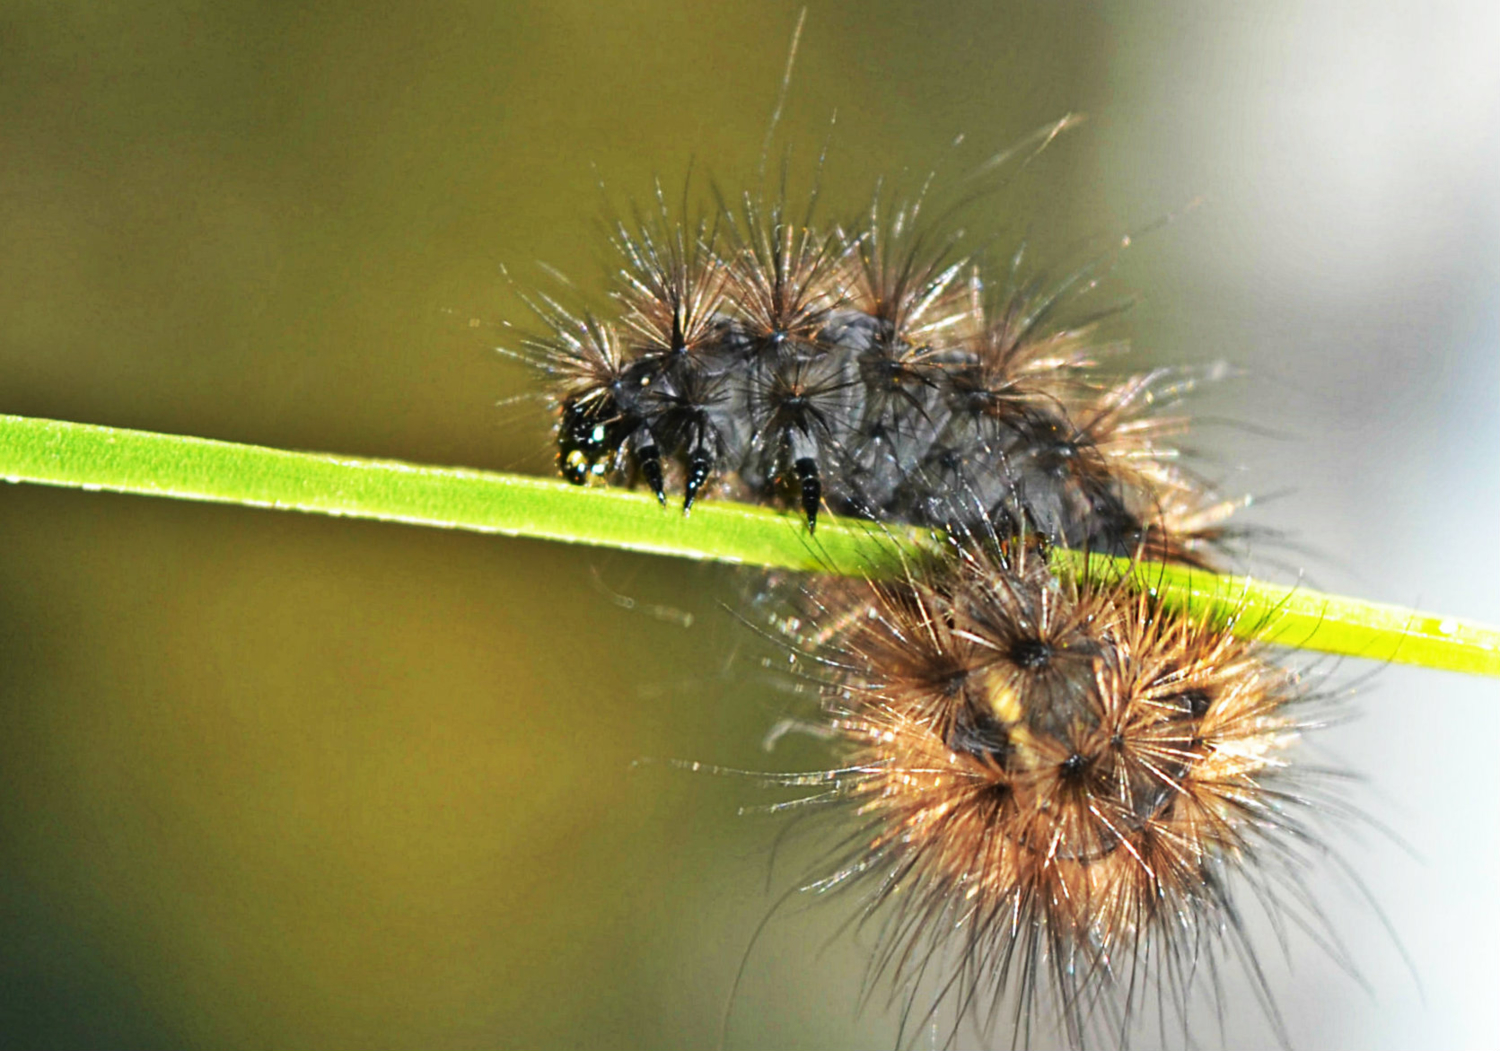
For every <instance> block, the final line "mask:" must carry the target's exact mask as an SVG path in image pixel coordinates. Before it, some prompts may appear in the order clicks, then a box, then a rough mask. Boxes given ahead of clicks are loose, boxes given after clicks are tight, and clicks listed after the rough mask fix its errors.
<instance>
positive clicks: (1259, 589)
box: [0, 416, 1500, 675]
mask: <svg viewBox="0 0 1500 1051" xmlns="http://www.w3.org/2000/svg"><path fill="white" fill-rule="evenodd" d="M0 476H3V477H4V478H5V479H6V480H7V481H11V482H34V483H38V484H42V485H59V486H68V487H73V488H81V489H90V490H108V491H112V492H121V493H135V494H139V495H145V496H167V497H174V498H176V499H181V500H205V501H210V502H214V503H227V504H242V505H246V506H250V507H271V508H277V509H280V510H287V511H306V512H312V513H316V514H327V515H341V516H347V517H351V518H371V519H376V520H379V521H387V522H404V523H407V524H411V525H425V526H436V527H439V528H445V529H464V530H469V531H473V532H480V533H498V534H501V535H504V536H524V537H535V538H540V539H547V540H561V541H566V542H571V543H583V544H592V545H597V546H603V547H616V548H623V549H625V550H630V551H642V552H647V553H650V554H658V555H674V556H678V557H683V558H694V559H707V560H713V561H719V562H735V563H745V564H751V565H758V566H768V567H776V568H784V569H792V570H797V571H802V572H822V573H845V574H856V573H883V572H889V571H891V570H892V569H893V568H896V567H897V566H899V564H900V562H901V561H902V559H904V558H908V557H911V556H912V555H914V554H915V553H917V551H918V549H919V548H921V547H922V546H923V545H924V544H930V543H932V540H931V538H930V537H928V536H927V535H926V534H924V533H922V532H921V531H919V530H911V529H904V528H903V529H896V530H894V531H892V530H890V529H888V528H887V527H883V526H875V525H872V524H870V523H867V522H857V521H849V520H837V519H832V518H825V519H820V522H819V526H818V531H817V534H816V536H815V537H814V536H810V535H809V534H808V532H807V529H806V527H805V526H804V525H803V524H802V523H801V522H800V521H798V519H797V518H796V517H795V516H792V515H785V514H780V513H777V512H775V511H772V510H769V509H766V508H761V507H749V506H745V505H741V504H731V503H726V502H723V501H710V502H705V503H701V504H699V505H698V506H697V507H696V508H694V510H693V513H692V515H691V516H686V515H683V514H682V513H681V512H680V511H678V510H676V509H673V508H667V509H664V508H662V507H660V506H658V505H657V503H656V501H655V500H653V499H651V498H650V497H649V496H646V495H644V494H640V493H633V492H629V491H625V490H621V489H579V488H575V487H573V486H570V485H568V484H566V483H564V482H561V481H556V480H552V479H541V478H532V477H526V476H521V475H508V474H498V473H494V472H488V471H473V470H466V469H463V468H454V467H426V466H419V465H415V464H407V463H400V462H397V461H393V460H367V459H359V458H355V457H348V456H333V455H329V454H326V453H303V452H290V451H288V450H285V449H272V448H266V447H263V446H256V445H240V444H236V443H233V442H221V441H214V440H211V439H207V438H192V437H185V436H181V435H168V434H153V433H151V432H148V431H132V430H124V429H120V428H114V427H97V426H92V425H89V424H81V423H68V422H64V421H60V420H41V419H33V418H30V417H24V416H0ZM1054 565H1055V566H1056V567H1057V568H1058V569H1060V570H1066V571H1072V572H1080V571H1082V572H1086V573H1088V574H1089V575H1090V576H1092V577H1095V578H1114V577H1119V576H1120V575H1123V574H1128V575H1129V576H1130V577H1131V579H1132V581H1133V583H1134V584H1135V585H1136V586H1139V587H1143V588H1146V589H1148V590H1150V591H1151V592H1152V593H1153V594H1155V595H1156V596H1158V597H1159V598H1160V599H1161V600H1162V602H1163V604H1164V605H1166V606H1168V607H1170V608H1178V609H1185V610H1188V611H1190V612H1192V613H1194V614H1197V615H1204V616H1212V617H1216V618H1218V619H1220V620H1222V621H1223V622H1224V623H1225V625H1226V626H1227V627H1228V628H1229V629H1230V630H1232V631H1236V632H1238V633H1241V634H1245V635H1253V636H1255V637H1258V638H1262V639H1266V640H1268V641H1273V642H1276V643H1278V644H1280V645H1284V646H1291V647H1296V648H1299V649H1307V650H1317V651H1321V652H1325V653H1335V654H1342V655H1346V656H1356V657H1368V658H1372V659H1375V660H1382V661H1396V662H1401V663H1407V664H1417V665H1421V666H1424V667H1428V668H1441V669H1447V670H1452V671H1462V672H1468V673H1471V674H1479V675H1500V629H1496V628H1491V627H1486V626H1484V625H1479V624H1474V623H1470V622H1465V621H1461V620H1459V619H1457V618H1453V617H1443V616H1439V615H1436V614H1430V613H1420V612H1417V611H1414V610H1407V609H1401V608H1398V607H1395V606H1385V605H1381V604H1378V603H1371V602H1365V601H1362V600H1359V599H1352V598H1341V597H1338V596H1332V595H1323V594H1319V593H1317V592H1314V591H1310V590H1307V589H1302V588H1295V589H1288V588H1287V587H1286V586H1284V585H1278V584H1268V583H1263V582H1260V581H1255V580H1251V579H1250V578H1247V577H1225V576H1216V575H1214V574H1212V573H1207V572H1204V571H1200V570H1187V569H1184V568H1182V567H1176V566H1164V565H1157V564H1146V563H1131V562H1129V561H1128V560H1125V559H1110V558H1105V557H1103V556H1099V555H1094V556H1090V558H1089V559H1088V560H1087V562H1085V559H1084V556H1083V555H1081V554H1080V553H1078V552H1071V551H1058V552H1056V553H1055V554H1054Z"/></svg>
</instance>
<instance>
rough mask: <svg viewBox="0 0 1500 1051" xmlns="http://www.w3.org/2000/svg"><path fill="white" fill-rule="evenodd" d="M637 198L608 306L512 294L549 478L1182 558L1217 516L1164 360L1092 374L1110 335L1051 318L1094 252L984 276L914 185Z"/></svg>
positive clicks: (1212, 536) (619, 230) (1179, 378)
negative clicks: (538, 322)
mask: <svg viewBox="0 0 1500 1051" xmlns="http://www.w3.org/2000/svg"><path fill="white" fill-rule="evenodd" d="M657 202H658V205H659V208H658V211H657V213H656V214H654V215H652V216H650V217H649V218H648V219H644V220H640V221H638V222H637V223H636V224H635V225H634V227H632V226H630V225H627V224H625V223H623V222H621V223H617V224H616V226H615V229H614V235H613V238H612V241H613V246H614V248H615V251H616V253H617V255H618V260H619V266H618V272H617V274H616V284H615V288H614V289H613V298H614V300H615V302H616V304H617V307H618V315H617V316H616V317H615V318H612V319H601V318H599V317H596V316H593V315H591V314H586V313H577V312H574V311H570V310H568V309H566V308H564V307H563V306H561V305H560V304H559V303H557V301H556V300H554V299H551V298H547V297H531V298H530V300H529V301H530V303H531V305H532V308H533V310H534V311H535V312H536V314H537V315H538V316H539V317H540V318H541V319H542V321H543V322H544V323H545V329H546V331H545V332H544V333H543V334H541V335H539V336H535V337H532V338H530V339H528V340H526V341H525V343H524V344H523V347H522V350H521V355H522V356H523V357H524V358H525V359H526V360H528V361H531V362H532V363H534V364H535V365H537V366H538V367H539V368H540V369H542V370H543V371H544V372H545V373H546V374H547V375H548V376H549V377H550V380H551V384H552V393H553V396H554V398H555V400H556V404H557V412H558V425H557V463H558V467H559V470H560V472H561V473H562V475H563V477H564V478H566V479H567V480H568V481H570V482H573V483H575V484H579V485H582V484H586V483H590V482H601V481H608V482H614V483H624V484H633V483H635V482H637V481H643V482H644V483H645V484H646V485H647V486H648V487H649V488H650V490H651V491H652V492H653V493H654V494H655V495H656V497H657V499H658V500H659V501H661V502H662V503H665V502H666V498H667V493H668V491H669V490H671V491H674V492H676V491H680V492H681V493H682V502H683V509H684V511H688V510H690V509H691V508H692V506H693V504H694V502H695V501H696V500H698V499H699V498H700V496H701V495H702V494H703V493H704V492H706V491H709V490H713V491H715V492H717V493H718V494H719V495H721V496H726V497H732V498H738V499H742V500H750V501H755V502H769V503H775V504H780V505H787V504H791V505H794V506H795V507H797V508H798V509H799V510H800V512H801V513H802V515H803V516H805V518H806V521H807V525H808V528H809V530H812V529H815V527H816V523H817V517H818V513H819V510H820V508H822V507H823V506H825V505H826V506H827V507H829V508H830V509H832V510H833V511H834V512H835V513H837V514H842V515H852V516H855V517H859V518H865V519H870V520H874V521H899V522H906V523H911V524H915V525H930V526H936V527H939V528H943V529H949V530H953V529H957V530H970V531H975V530H983V529H988V528H994V529H996V530H997V531H999V532H1001V533H1007V534H1008V533H1014V532H1017V531H1019V530H1021V529H1023V528H1024V529H1027V530H1030V531H1032V532H1035V533H1038V534H1039V535H1043V536H1046V537H1049V538H1051V539H1053V540H1055V541H1056V542H1059V543H1063V544H1067V545H1070V546H1074V547H1090V548H1092V549H1094V550H1101V551H1108V552H1111V553H1114V554H1133V553H1135V552H1136V551H1138V550H1145V551H1148V552H1151V553H1153V554H1155V555H1158V556H1160V557H1167V558H1171V559H1173V560H1178V561H1199V558H1198V557H1196V555H1195V553H1196V552H1199V551H1201V550H1202V549H1203V548H1204V547H1205V546H1207V545H1210V544H1211V543H1212V542H1213V541H1215V540H1218V539H1221V538H1222V532H1221V531H1220V529H1219V525H1220V523H1221V522H1222V521H1223V520H1224V519H1225V518H1226V517H1227V516H1228V515H1229V514H1230V513H1231V512H1232V510H1233V509H1234V507H1235V506H1236V503H1235V502H1234V501H1230V500H1224V499H1222V498H1220V497H1219V496H1218V495H1217V494H1215V493H1213V492H1212V491H1211V490H1209V489H1207V487H1205V486H1204V485H1203V483H1202V482H1201V480H1199V479H1197V478H1194V477H1192V476H1191V475H1190V474H1189V473H1188V472H1187V471H1186V470H1184V469H1183V468H1182V467H1181V465H1180V463H1179V462H1178V454H1177V451H1176V449H1175V448H1173V447H1172V445H1171V439H1172V437H1173V436H1174V435H1175V434H1177V433H1179V432H1180V431H1181V429H1182V428H1183V426H1184V424H1185V420H1184V419H1183V418H1182V417H1180V416H1175V415H1171V414H1168V413H1164V412H1162V411H1161V409H1162V406H1163V405H1164V404H1170V403H1172V402H1174V401H1175V400H1176V399H1177V398H1178V397H1179V396H1180V394H1181V392H1182V390H1183V388H1184V387H1185V386H1187V385H1188V384H1187V383H1186V382H1185V376H1184V374H1182V373H1180V372H1174V371H1172V370H1165V369H1163V370H1155V371H1151V372H1147V373H1142V374H1137V375H1129V376H1126V377H1124V378H1122V379H1118V380H1114V381H1112V382H1109V383H1103V384H1101V382H1100V381H1099V380H1098V378H1097V373H1098V369H1097V366H1098V364H1099V358H1100V357H1101V356H1104V355H1108V354H1111V353H1113V352H1116V351H1118V350H1119V349H1120V348H1118V347H1111V346H1106V345H1099V344H1098V343H1096V342H1094V341H1092V340H1091V334H1092V329H1093V323H1094V322H1095V321H1096V320H1097V319H1096V318H1091V319H1086V320H1083V321H1081V322H1075V323H1072V324H1057V323H1056V321H1057V318H1058V317H1059V315H1060V314H1061V313H1062V311H1063V308H1064V307H1065V306H1066V305H1067V304H1068V303H1069V301H1070V300H1072V299H1074V298H1076V296H1077V295H1078V294H1080V293H1081V292H1082V291H1086V290H1087V289H1088V288H1090V287H1092V284H1093V282H1092V281H1091V280H1089V277H1090V273H1091V268H1089V267H1085V268H1083V269H1081V270H1080V271H1078V272H1076V273H1074V274H1073V275H1072V276H1071V277H1070V278H1069V279H1068V280H1066V281H1064V282H1063V283H1061V284H1060V285H1059V286H1057V287H1048V286H1046V285H1044V284H1043V283H1041V282H1040V281H1039V280H1030V281H1027V280H1024V279H1023V278H1022V274H1021V268H1022V264H1023V259H1022V253H1017V254H1016V255H1015V256H1014V257H1013V259H1012V260H1011V265H1010V266H1009V268H1008V271H1007V272H1006V273H1005V275H1004V280H999V281H997V280H994V279H992V278H991V277H990V276H989V275H988V273H987V271H986V270H985V268H984V267H982V266H981V265H980V263H979V261H978V260H977V259H974V258H968V257H964V256H961V255H959V253H958V251H957V246H956V244H955V240H954V238H952V237H936V236H932V235H930V234H929V233H928V231H927V229H926V228H925V227H924V226H923V225H922V222H921V220H922V216H921V210H922V209H921V200H920V199H918V201H917V202H915V203H913V204H909V205H905V206H901V207H892V208H882V205H881V199H880V198H879V197H878V196H877V198H876V200H875V203H874V204H873V205H872V207H871V208H870V210H869V212H868V213H867V214H866V215H864V216H863V217H861V218H860V220H859V221H858V222H857V223H845V224H835V225H834V226H832V227H831V228H829V229H827V230H820V229H818V227H817V226H816V225H815V224H814V222H813V217H812V215H810V214H809V215H806V216H802V217H800V218H799V219H795V220H794V219H793V218H791V217H789V216H788V214H787V211H788V210H787V206H786V203H785V198H784V196H783V197H778V198H776V199H775V200H774V201H773V203H772V204H771V205H769V206H767V205H764V204H762V203H760V202H759V201H758V200H757V199H756V198H755V197H754V196H752V195H749V194H747V195H745V196H744V197H743V199H742V201H741V203H740V205H739V207H738V208H737V209H736V210H735V211H734V213H733V214H728V213H727V212H726V214H725V215H724V216H723V217H721V218H719V219H716V220H714V221H712V222H711V221H708V220H703V219H700V220H697V221H693V222H687V223H677V222H674V221H673V217H672V215H671V212H670V210H669V209H668V207H667V205H666V201H665V198H664V197H663V195H662V194H661V191H660V188H659V187H658V191H657Z"/></svg>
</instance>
